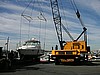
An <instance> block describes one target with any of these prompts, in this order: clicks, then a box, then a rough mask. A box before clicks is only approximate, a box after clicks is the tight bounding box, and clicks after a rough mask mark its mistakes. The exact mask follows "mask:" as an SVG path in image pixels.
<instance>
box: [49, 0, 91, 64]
mask: <svg viewBox="0 0 100 75" xmlns="http://www.w3.org/2000/svg"><path fill="white" fill-rule="evenodd" d="M50 3H51V9H52V15H53V21H54V24H55V29H56V33H57V37H58V41H59V44H60V50H58V47H57V46H56V49H55V50H52V55H51V58H52V59H53V60H55V64H56V65H57V64H60V63H62V62H75V63H78V62H80V61H88V52H90V46H87V28H86V27H85V26H84V23H83V21H82V19H81V15H80V12H79V10H78V8H77V7H76V4H75V2H74V0H73V1H72V5H74V10H75V13H76V16H77V18H78V19H79V21H80V23H81V25H82V27H83V30H82V32H81V33H80V34H79V36H78V37H77V38H76V39H74V38H73V36H72V35H71V34H70V33H69V31H68V29H67V28H66V27H65V26H64V25H63V23H62V20H61V16H60V10H59V5H58V0H50ZM62 29H64V30H65V32H66V33H67V34H68V36H69V37H70V38H71V41H63V38H62ZM82 35H83V36H84V39H83V40H79V39H80V38H81V37H82Z"/></svg>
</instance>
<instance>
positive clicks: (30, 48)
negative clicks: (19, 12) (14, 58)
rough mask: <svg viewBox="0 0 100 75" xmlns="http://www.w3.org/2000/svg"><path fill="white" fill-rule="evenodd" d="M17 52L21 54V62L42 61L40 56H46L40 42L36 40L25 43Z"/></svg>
mask: <svg viewBox="0 0 100 75" xmlns="http://www.w3.org/2000/svg"><path fill="white" fill-rule="evenodd" d="M17 51H18V52H19V56H20V60H30V59H40V56H41V55H43V54H44V50H42V49H41V44H40V41H39V40H37V39H35V38H32V39H31V40H27V41H25V43H24V44H23V46H21V47H19V48H18V49H17Z"/></svg>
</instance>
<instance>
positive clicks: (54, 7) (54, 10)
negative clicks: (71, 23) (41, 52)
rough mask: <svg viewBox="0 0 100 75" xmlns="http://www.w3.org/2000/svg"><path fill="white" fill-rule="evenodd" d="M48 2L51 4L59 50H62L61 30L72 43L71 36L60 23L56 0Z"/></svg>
mask: <svg viewBox="0 0 100 75" xmlns="http://www.w3.org/2000/svg"><path fill="white" fill-rule="evenodd" d="M50 2H51V8H52V14H53V20H54V24H55V28H56V32H57V36H58V40H59V43H60V48H61V49H63V41H62V28H63V29H64V30H65V31H66V33H67V34H68V35H69V37H70V38H71V39H72V40H73V41H74V39H73V37H72V36H71V34H70V33H69V32H68V30H67V29H66V28H65V26H64V25H63V24H62V23H61V16H60V12H59V7H58V1H57V0H50Z"/></svg>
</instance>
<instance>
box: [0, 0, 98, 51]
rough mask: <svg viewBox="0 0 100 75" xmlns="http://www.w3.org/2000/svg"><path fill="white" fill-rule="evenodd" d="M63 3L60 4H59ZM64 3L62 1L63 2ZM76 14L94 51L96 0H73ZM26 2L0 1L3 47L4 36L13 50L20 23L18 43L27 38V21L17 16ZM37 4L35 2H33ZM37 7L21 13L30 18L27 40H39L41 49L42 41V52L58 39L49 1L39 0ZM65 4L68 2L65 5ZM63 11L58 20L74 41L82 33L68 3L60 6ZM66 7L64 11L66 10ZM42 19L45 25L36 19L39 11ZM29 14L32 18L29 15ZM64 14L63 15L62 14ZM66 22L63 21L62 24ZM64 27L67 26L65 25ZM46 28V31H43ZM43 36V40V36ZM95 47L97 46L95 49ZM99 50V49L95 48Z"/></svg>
mask: <svg viewBox="0 0 100 75" xmlns="http://www.w3.org/2000/svg"><path fill="white" fill-rule="evenodd" d="M62 2H63V1H62ZM64 2H65V1H64ZM75 2H76V4H77V6H78V8H79V10H80V12H81V17H82V20H83V22H84V24H85V26H86V27H87V29H88V39H89V40H88V41H89V44H90V45H91V46H92V49H96V48H95V45H94V41H96V42H95V43H96V45H97V44H99V42H100V41H99V37H100V35H99V28H100V26H99V24H100V22H99V19H100V14H99V13H100V10H99V8H100V5H99V4H100V1H99V0H95V1H94V0H88V1H87V0H81V1H80V0H75ZM28 3H29V2H23V3H21V1H18V2H17V4H16V2H0V9H2V10H0V26H1V27H0V39H2V40H0V41H1V42H0V45H1V46H3V45H4V43H5V42H6V39H7V37H8V36H9V37H10V40H11V41H10V48H12V47H13V49H15V48H16V43H18V42H19V40H20V24H21V37H22V42H24V41H25V40H27V39H28V35H29V34H28V29H29V22H28V21H27V20H26V19H25V18H23V17H22V23H21V13H22V12H23V10H24V9H25V6H27V4H28ZM36 3H37V2H36ZM40 3H42V4H41V8H42V9H40V6H39V4H34V8H33V10H32V9H31V8H32V7H33V6H32V4H31V6H30V7H28V9H26V11H25V14H26V15H29V16H31V17H32V19H34V20H32V21H31V23H30V32H29V33H30V38H31V37H35V38H38V39H39V36H40V41H41V43H42V47H43V46H44V41H45V43H46V49H49V50H50V49H51V47H52V46H55V45H56V44H58V39H57V35H56V31H55V27H54V23H53V19H52V14H51V7H50V2H49V1H48V0H42V2H40ZM67 3H68V2H67ZM63 6H65V8H64V10H63V9H61V10H60V13H61V17H62V23H63V24H64V25H65V27H66V28H68V30H69V32H70V33H71V34H72V35H73V37H74V38H76V37H77V36H78V35H79V34H80V33H81V31H82V26H81V24H80V23H79V20H78V19H77V18H76V15H75V13H74V11H73V9H72V7H70V4H66V3H64V5H63ZM67 7H68V8H67ZM41 10H42V13H43V15H44V17H45V18H46V19H47V22H44V21H40V20H39V19H38V18H37V17H38V16H40V11H41ZM31 11H32V15H31V14H30V13H31ZM64 13H65V14H64ZM66 21H67V22H66ZM66 23H67V24H68V25H67V24H66ZM45 27H46V28H45ZM63 33H64V34H63V39H64V40H70V38H69V37H68V35H67V34H66V33H65V31H63ZM44 36H46V37H44ZM3 38H4V39H3ZM96 47H97V46H96ZM97 48H99V46H98V47H97Z"/></svg>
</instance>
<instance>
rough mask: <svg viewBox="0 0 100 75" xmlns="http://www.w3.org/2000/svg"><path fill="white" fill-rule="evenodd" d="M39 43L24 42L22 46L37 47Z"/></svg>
mask: <svg viewBox="0 0 100 75" xmlns="http://www.w3.org/2000/svg"><path fill="white" fill-rule="evenodd" d="M39 45H40V42H26V43H25V44H24V46H39Z"/></svg>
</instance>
